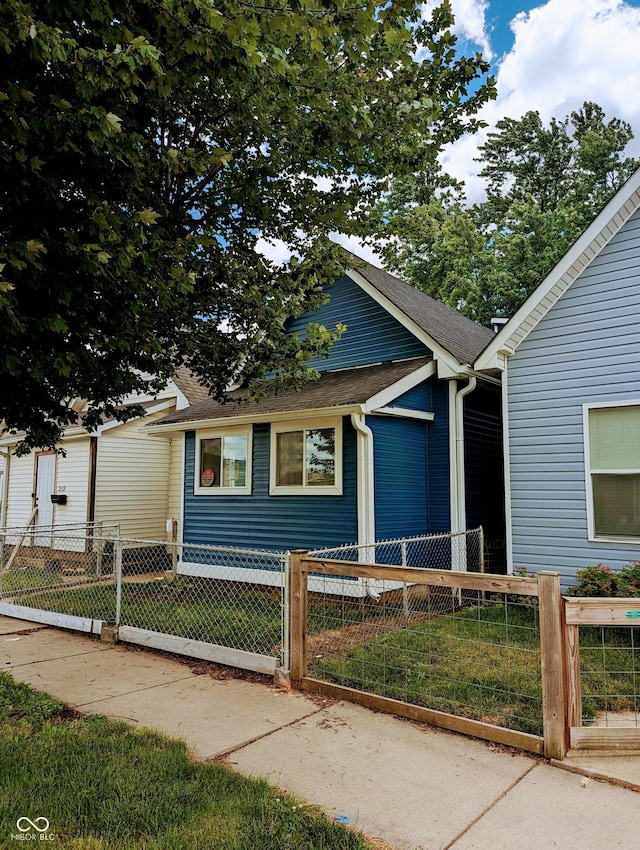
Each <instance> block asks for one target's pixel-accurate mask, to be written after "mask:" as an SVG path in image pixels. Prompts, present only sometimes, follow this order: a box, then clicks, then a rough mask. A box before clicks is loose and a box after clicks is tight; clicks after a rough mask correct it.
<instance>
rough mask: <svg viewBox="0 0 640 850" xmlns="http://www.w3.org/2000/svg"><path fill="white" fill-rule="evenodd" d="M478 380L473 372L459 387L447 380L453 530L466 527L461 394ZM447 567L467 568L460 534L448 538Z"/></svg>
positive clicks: (472, 386)
mask: <svg viewBox="0 0 640 850" xmlns="http://www.w3.org/2000/svg"><path fill="white" fill-rule="evenodd" d="M477 383H478V380H477V378H476V377H475V375H471V376H470V377H469V383H468V384H467V385H466V387H463V388H462V389H461V390H458V388H457V382H456V381H451V382H450V384H449V459H450V470H449V480H450V491H451V496H450V502H451V506H450V510H451V531H452V533H453V534H456V533H458V534H459V533H460V532H464V531H466V525H467V509H466V483H465V469H464V397H465V396H466V395H468V394H469V393H471V392H473V390H475V388H476V385H477ZM451 568H452V569H454V570H460V571H464V570H466V568H467V547H466V540H465V538H464V537H462V536H457V537H453V538H452V543H451Z"/></svg>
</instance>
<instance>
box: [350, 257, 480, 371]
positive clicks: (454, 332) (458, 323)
mask: <svg viewBox="0 0 640 850" xmlns="http://www.w3.org/2000/svg"><path fill="white" fill-rule="evenodd" d="M345 253H346V254H347V256H349V257H352V258H353V260H354V263H353V264H352V266H351V268H353V269H354V271H357V272H359V273H360V274H361V275H362V277H363V278H364V279H365V280H366V281H367V282H368V283H370V284H371V286H373V287H374V288H375V289H377V290H378V292H379V293H380V294H381V295H384V296H385V298H388V299H389V301H391V303H392V304H394V305H395V306H396V307H397V308H398V309H399V310H401V311H402V312H403V313H404V314H405V315H406V316H407V317H408V318H410V319H413V321H414V322H415V323H416V324H417V325H418V326H419V327H420V328H421V329H422V330H423V331H425V333H427V334H429V336H430V337H431V338H432V339H433V340H435V342H437V343H438V344H439V345H441V346H442V347H443V348H444V349H446V350H447V351H448V352H449V353H450V354H452V355H453V357H455V359H456V360H457V361H458V363H462V364H472V363H473V362H474V360H475V359H476V357H477V356H478V355H479V354H480V352H481V351H482V350H483V349H484V348H486V346H487V345H488V344H489V343H490V342H491V340H492V339H493V337H494V333H493V331H492V330H489V328H485V327H483V326H482V325H478V324H477V323H476V322H472V321H471V319H467V317H466V316H463V315H462V314H461V313H457V312H456V311H455V310H452V309H451V308H450V307H446V306H445V305H444V304H441V303H440V302H439V301H436V300H435V299H434V298H431V297H430V296H429V295H426V294H425V293H424V292H421V291H420V290H419V289H416V288H415V287H414V286H410V285H409V284H408V283H405V282H404V281H402V280H399V279H398V278H397V277H394V276H393V275H391V274H389V272H386V271H384V270H383V269H379V268H377V267H376V266H372V265H371V263H366V262H364V261H363V260H361V259H360V258H359V257H357V256H356V255H355V254H352V253H351V252H350V251H345Z"/></svg>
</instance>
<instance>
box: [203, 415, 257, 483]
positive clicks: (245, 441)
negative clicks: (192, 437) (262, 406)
mask: <svg viewBox="0 0 640 850" xmlns="http://www.w3.org/2000/svg"><path fill="white" fill-rule="evenodd" d="M194 493H198V494H205V493H206V494H220V493H224V494H235V495H245V494H250V493H251V429H250V428H229V429H224V430H222V429H221V430H216V431H202V432H199V433H198V434H197V437H196V463H195V482H194Z"/></svg>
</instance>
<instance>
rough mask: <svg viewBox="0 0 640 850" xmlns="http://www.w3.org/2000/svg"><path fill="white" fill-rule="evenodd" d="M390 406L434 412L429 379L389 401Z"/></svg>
mask: <svg viewBox="0 0 640 850" xmlns="http://www.w3.org/2000/svg"><path fill="white" fill-rule="evenodd" d="M389 407H403V408H404V409H405V410H424V411H428V412H429V413H431V412H433V403H432V401H431V389H430V384H429V382H428V381H425V382H424V383H422V384H418V386H417V387H413V389H411V390H409V391H408V392H406V393H403V394H402V395H400V396H398V398H394V400H393V401H392V402H390V403H389Z"/></svg>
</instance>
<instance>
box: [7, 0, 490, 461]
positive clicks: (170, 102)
mask: <svg viewBox="0 0 640 850" xmlns="http://www.w3.org/2000/svg"><path fill="white" fill-rule="evenodd" d="M420 9H421V7H420V5H419V4H416V3H415V2H414V0H398V2H393V3H387V2H386V0H373V2H367V3H356V4H353V3H348V2H347V3H345V2H344V0H216V2H215V4H214V3H213V2H211V0H126V2H125V0H56V2H55V3H51V2H49V0H6V2H4V3H3V4H2V7H1V9H0V81H1V82H0V199H1V200H0V323H1V325H2V334H0V376H1V381H2V392H1V393H0V419H1V420H4V422H5V428H6V429H10V430H17V429H22V430H24V431H25V432H26V438H25V442H24V447H25V448H28V447H30V446H48V445H52V444H53V443H54V442H55V440H56V439H57V438H58V437H59V435H60V428H61V427H63V426H64V424H65V423H66V422H69V421H71V420H72V419H73V417H74V416H75V414H74V413H73V411H72V409H71V401H72V400H73V398H74V397H82V398H85V399H88V401H89V412H88V415H87V417H86V420H85V422H86V424H87V426H89V427H91V426H93V425H95V424H97V423H98V422H99V421H100V418H101V417H102V416H104V415H105V414H108V415H113V414H114V413H116V412H117V411H116V408H117V406H118V404H119V403H120V402H121V400H122V399H123V398H124V397H125V396H126V395H127V394H128V393H130V392H132V391H136V390H138V391H146V390H149V389H152V390H153V389H154V388H158V387H159V386H160V385H161V384H162V383H163V382H164V381H165V380H166V379H167V377H169V376H170V375H171V374H172V373H173V371H174V370H175V369H176V367H177V366H178V365H180V364H186V365H187V366H189V367H190V368H191V369H192V370H193V371H194V372H195V373H196V375H197V376H198V377H199V378H200V379H201V380H202V381H203V382H204V383H205V384H206V385H207V386H208V387H209V388H210V391H211V392H212V393H213V394H214V395H216V396H218V397H221V396H222V395H223V394H224V390H225V387H226V386H227V385H228V384H229V382H230V380H231V379H232V378H233V377H234V376H237V374H238V373H239V372H242V374H243V376H244V377H245V378H246V379H247V380H248V381H249V382H250V383H251V384H252V386H253V387H254V389H256V391H258V390H259V386H260V383H261V382H262V381H263V379H264V378H265V376H266V375H267V374H271V375H273V376H275V380H276V381H282V382H285V381H286V382H288V383H289V384H290V383H294V384H296V383H300V382H301V381H303V380H305V379H306V378H307V377H308V376H309V370H308V369H307V367H306V366H305V361H306V360H307V359H308V356H309V355H310V354H311V353H312V352H317V351H326V349H327V347H328V346H329V345H330V343H331V341H332V340H333V339H334V338H335V335H336V333H338V332H339V329H338V330H336V329H325V328H321V327H317V326H310V328H309V331H308V333H307V334H306V336H305V338H304V339H297V338H294V337H291V336H288V335H287V334H286V333H285V328H284V318H285V316H287V315H296V314H299V313H300V312H301V311H302V310H304V309H306V308H310V307H313V306H314V305H316V304H317V303H318V299H319V298H320V288H321V285H322V283H323V281H325V280H327V279H329V278H331V277H332V276H333V275H334V274H335V273H336V271H337V269H338V267H339V264H340V262H341V258H340V252H339V251H338V249H337V248H336V246H335V245H333V244H332V243H331V242H330V240H329V234H330V233H332V232H334V231H341V232H343V233H346V234H367V231H368V229H369V227H370V225H369V219H370V215H371V211H372V209H373V205H374V202H375V201H376V199H378V198H379V197H380V194H381V193H382V192H383V191H384V190H385V188H386V185H387V184H386V180H387V178H388V177H389V175H392V174H396V175H401V174H406V173H412V172H414V171H416V170H419V169H424V168H426V167H427V164H428V163H430V162H433V161H434V160H435V157H436V156H437V154H438V152H439V150H440V149H441V146H442V145H443V144H444V143H446V142H450V141H452V140H454V139H455V138H457V137H458V136H459V135H460V134H461V133H463V132H465V131H468V130H472V129H474V127H475V126H476V122H475V118H474V115H475V112H476V110H477V108H478V106H479V105H480V104H482V103H483V102H484V101H485V100H486V99H487V98H489V97H491V96H493V94H494V90H493V80H492V79H490V78H489V79H486V78H485V75H486V73H487V70H488V67H487V65H486V63H484V62H483V60H482V58H481V57H480V56H479V55H476V56H475V57H464V56H461V55H460V54H459V53H458V52H457V50H456V44H455V38H454V36H453V35H452V34H451V26H452V23H453V18H452V15H451V9H450V6H449V3H448V2H447V0H445V2H443V3H442V5H441V6H439V7H437V8H435V9H434V10H433V11H432V12H431V13H430V15H429V16H428V17H426V18H425V19H422V18H421V17H420ZM260 240H266V241H278V240H280V241H282V242H284V243H286V245H287V246H289V248H290V249H291V250H292V251H293V253H294V259H293V260H292V261H291V262H290V263H288V264H286V265H284V266H279V265H276V264H273V263H269V262H267V261H266V260H265V259H264V258H263V257H262V256H261V255H260V254H259V253H257V252H256V246H257V245H258V244H259V241H260Z"/></svg>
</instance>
